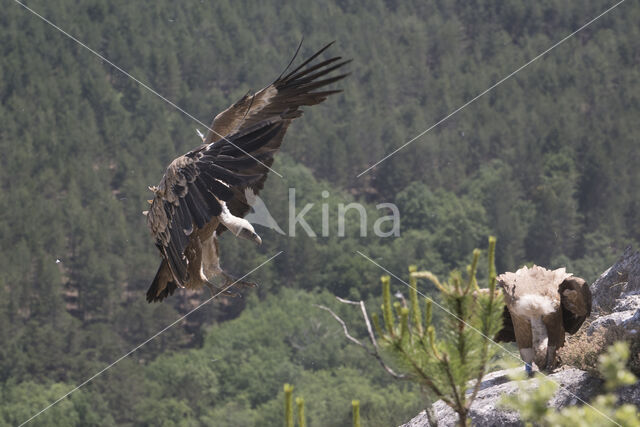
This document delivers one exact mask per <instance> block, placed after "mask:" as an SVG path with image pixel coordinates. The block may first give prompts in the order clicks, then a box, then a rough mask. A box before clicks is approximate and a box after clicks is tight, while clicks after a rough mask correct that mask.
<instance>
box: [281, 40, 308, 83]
mask: <svg viewBox="0 0 640 427" xmlns="http://www.w3.org/2000/svg"><path fill="white" fill-rule="evenodd" d="M303 41H304V37H302V38H301V39H300V43H298V48H297V49H296V53H294V54H293V58H291V61H289V63H288V64H287V66H286V67H284V70H282V73H280V75H279V76H278V78H277V79H276V81H278V80H280V78H281V77H282V75H283V74H284V73H286V72H287V70H288V69H289V67H291V64H293V61H295V60H296V58H297V57H298V53H299V52H300V48H301V47H302V42H303Z"/></svg>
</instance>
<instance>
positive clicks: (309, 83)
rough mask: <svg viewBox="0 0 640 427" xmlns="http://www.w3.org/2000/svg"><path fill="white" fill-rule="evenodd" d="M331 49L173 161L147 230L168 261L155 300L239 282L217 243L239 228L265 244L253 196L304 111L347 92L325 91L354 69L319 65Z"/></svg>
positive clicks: (233, 110) (240, 106)
mask: <svg viewBox="0 0 640 427" xmlns="http://www.w3.org/2000/svg"><path fill="white" fill-rule="evenodd" d="M331 44H332V43H330V44H328V45H327V46H325V47H324V48H322V49H321V50H320V51H318V52H317V53H315V54H314V55H313V56H311V57H310V58H309V59H307V60H306V61H304V62H303V63H302V64H301V65H300V66H298V67H297V68H295V69H294V70H293V71H291V72H289V73H288V74H286V75H284V72H283V74H282V75H281V76H280V77H278V78H277V79H276V80H275V81H274V82H273V83H272V84H270V85H269V86H267V87H265V88H264V89H262V90H260V91H258V92H256V93H255V94H254V95H251V96H250V95H245V96H244V97H243V98H242V99H240V100H239V101H238V102H236V103H235V104H233V105H232V106H231V107H229V108H227V109H226V110H224V111H223V112H221V113H220V114H218V115H217V116H216V117H215V118H214V120H213V123H212V124H211V129H210V130H209V132H208V133H207V135H206V137H205V138H204V139H203V144H202V145H201V146H199V147H198V148H196V149H194V150H192V151H190V152H188V153H186V154H185V155H183V156H180V157H178V158H177V159H175V160H174V161H172V162H171V164H170V165H169V166H168V167H167V170H166V171H165V174H164V176H163V177H162V180H161V181H160V184H159V185H158V186H157V187H150V189H151V190H152V191H153V192H154V198H153V200H152V202H151V208H150V209H149V211H148V213H146V215H147V223H148V225H149V228H150V230H151V233H152V235H153V237H154V238H155V240H156V246H157V247H158V249H159V250H160V253H161V255H162V258H163V260H162V262H161V264H160V267H159V269H158V272H157V273H156V276H155V278H154V280H153V283H152V284H151V286H150V288H149V290H148V291H147V301H149V302H154V301H162V300H163V299H164V298H166V297H167V296H169V295H171V294H173V292H174V291H175V289H176V288H178V287H186V288H196V289H197V288H201V287H202V286H203V285H206V286H209V287H210V288H211V289H218V288H217V287H215V286H214V285H213V284H212V283H211V282H209V278H211V276H217V275H222V276H223V277H224V278H225V280H226V282H227V283H229V282H232V281H234V280H235V279H234V278H233V277H232V276H230V275H228V274H227V273H225V272H224V271H223V270H222V269H221V268H220V265H219V251H218V244H217V237H218V236H219V235H220V234H221V233H223V232H224V231H225V230H227V229H231V230H232V231H233V233H234V234H236V235H237V236H239V237H244V238H246V239H249V240H252V241H254V242H256V243H260V242H261V240H260V237H259V236H258V235H257V234H256V233H255V231H254V229H253V227H252V226H251V224H249V222H248V221H246V220H244V219H243V217H244V216H245V215H246V214H247V213H248V212H249V210H250V209H251V207H250V205H249V203H248V202H247V199H246V196H245V191H250V192H252V193H253V194H258V193H259V191H260V190H261V189H262V188H263V186H264V182H265V180H266V178H267V175H268V172H269V168H270V167H271V165H272V164H273V160H274V155H275V153H277V152H278V150H279V148H280V145H281V144H282V139H283V137H284V134H285V133H286V131H287V129H288V127H289V124H290V123H291V121H292V120H293V119H295V118H297V117H300V116H301V115H302V110H301V109H300V107H302V106H305V105H306V106H310V105H316V104H319V103H321V102H322V101H324V100H325V99H326V98H327V97H328V96H329V95H331V94H334V93H338V92H340V91H339V90H318V89H321V88H323V87H324V86H326V85H329V84H331V83H334V82H336V81H338V80H340V79H342V78H344V77H345V76H346V75H347V74H340V75H333V76H330V75H329V74H330V73H331V72H333V71H335V70H337V69H338V68H340V67H342V66H343V65H345V64H346V63H347V62H349V61H341V58H340V57H334V58H331V59H328V60H325V61H320V62H317V63H315V64H314V63H313V61H314V60H315V59H316V58H317V57H318V56H319V55H320V54H322V53H323V52H324V51H325V50H326V49H327V48H329V46H331ZM298 49H299V48H298ZM296 54H297V52H296ZM294 58H295V56H294ZM292 62H293V60H292ZM289 65H291V64H289ZM287 68H288V67H287ZM285 72H286V70H285ZM238 283H239V284H241V285H253V284H251V283H249V282H238Z"/></svg>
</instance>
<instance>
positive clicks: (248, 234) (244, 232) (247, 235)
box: [238, 228, 262, 246]
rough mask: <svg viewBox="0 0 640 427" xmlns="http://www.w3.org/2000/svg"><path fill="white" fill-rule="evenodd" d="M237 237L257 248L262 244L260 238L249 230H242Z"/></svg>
mask: <svg viewBox="0 0 640 427" xmlns="http://www.w3.org/2000/svg"><path fill="white" fill-rule="evenodd" d="M238 237H242V238H243V239H247V240H250V241H252V242H254V243H255V244H256V245H258V246H259V245H261V244H262V239H261V238H260V236H258V235H257V234H256V233H255V232H253V231H251V230H249V229H248V228H243V229H242V230H241V231H240V233H238Z"/></svg>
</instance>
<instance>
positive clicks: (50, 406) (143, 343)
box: [18, 251, 284, 427]
mask: <svg viewBox="0 0 640 427" xmlns="http://www.w3.org/2000/svg"><path fill="white" fill-rule="evenodd" d="M282 252H284V251H280V252H278V253H277V254H275V255H274V256H272V257H271V258H269V259H268V260H266V261H265V262H263V263H262V264H260V265H259V266H257V267H256V268H254V269H253V270H251V271H250V272H248V273H247V274H245V275H244V276H242V277H241V278H239V279H237V280H236V281H235V282H233V283H232V284H230V285H228V286H227V287H225V288H223V289H222V290H221V291H220V292H218V293H217V294H215V295H213V296H212V297H211V298H209V299H208V300H206V301H204V302H203V303H201V304H200V305H198V306H197V307H196V308H194V309H193V310H191V311H190V312H188V313H187V314H185V315H184V316H182V317H180V318H179V319H178V320H176V321H175V322H173V323H171V324H170V325H169V326H167V327H165V328H164V329H162V330H161V331H160V332H157V333H156V334H155V335H153V336H151V338H148V339H147V340H145V341H144V342H142V343H141V344H139V345H138V346H136V347H134V348H133V349H132V350H130V351H129V352H127V353H125V354H124V355H123V356H122V357H120V358H118V359H117V360H116V361H115V362H113V363H111V364H110V365H108V366H106V367H105V368H103V369H102V370H100V371H98V372H97V373H96V374H94V375H93V376H91V377H90V378H89V379H87V380H85V381H84V382H83V383H81V384H80V385H78V386H76V387H75V388H74V389H73V390H71V391H69V392H68V393H66V394H65V395H63V396H62V397H60V398H59V399H57V400H55V401H54V402H52V403H51V404H49V406H47V407H45V408H43V409H41V410H40V411H39V412H38V413H36V414H35V415H33V416H32V417H31V418H29V419H28V420H26V421H25V422H23V423H22V424H20V426H18V427H22V426H23V425H25V424H27V423H28V422H30V421H31V420H33V419H34V418H36V417H37V416H39V415H41V414H42V413H43V412H45V411H47V410H49V409H51V408H52V407H53V406H55V405H56V404H58V403H59V402H60V401H62V400H63V399H65V398H66V397H67V396H69V395H70V394H71V393H73V392H75V391H77V390H79V389H80V388H81V387H83V386H85V385H86V384H88V383H90V382H91V381H92V380H94V379H95V378H97V377H99V376H100V375H102V374H103V373H104V372H106V371H107V370H109V369H110V368H112V367H113V366H115V365H116V364H117V363H118V362H120V361H121V360H123V359H125V358H126V357H127V356H129V355H131V354H132V353H134V352H136V351H137V350H138V349H140V347H142V346H144V345H145V344H147V343H148V342H149V341H151V340H153V339H154V338H156V337H157V336H158V335H160V334H162V333H164V332H166V331H167V330H168V329H170V328H171V327H173V326H175V325H176V324H177V323H178V322H180V321H182V320H184V319H185V318H186V317H187V316H189V315H190V314H191V313H193V312H195V311H196V310H198V309H199V308H200V307H202V306H203V305H205V304H208V303H209V302H211V301H212V300H213V299H215V298H216V297H217V296H218V295H220V294H221V293H223V292H225V291H226V290H227V289H229V288H230V287H232V286H233V285H235V284H236V283H238V282H239V281H241V280H242V279H244V278H245V277H247V276H248V275H250V274H251V273H253V272H254V271H256V270H258V269H259V268H261V267H262V266H263V265H265V264H267V263H268V262H270V261H271V260H272V259H274V258H275V257H277V256H278V255H280V254H281V253H282Z"/></svg>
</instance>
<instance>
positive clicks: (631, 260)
mask: <svg viewBox="0 0 640 427" xmlns="http://www.w3.org/2000/svg"><path fill="white" fill-rule="evenodd" d="M590 289H591V293H592V295H593V308H592V314H591V319H590V323H589V327H588V329H587V334H588V335H592V334H593V333H595V332H596V331H598V330H599V329H601V328H608V327H611V326H613V325H616V326H618V327H622V328H624V329H625V331H627V332H628V333H629V334H631V335H632V336H633V335H636V336H637V337H638V339H639V340H640V252H638V251H634V250H633V249H632V248H631V247H628V248H627V249H626V250H625V252H624V254H623V255H622V257H621V258H620V259H619V260H618V261H617V262H616V263H615V264H614V265H613V266H611V267H610V268H609V269H608V270H607V271H605V272H604V273H603V274H602V275H601V276H600V277H599V278H598V279H597V280H596V281H595V282H594V283H593V284H592V285H591V286H590ZM519 369H520V368H519ZM508 373H509V372H508V371H497V372H492V373H490V374H488V375H486V376H485V377H484V379H483V381H482V388H481V391H480V392H479V393H478V396H477V397H476V400H475V401H474V402H473V404H472V405H471V410H470V416H471V420H472V423H473V425H477V426H521V425H522V422H521V421H520V418H519V416H518V414H517V412H513V411H509V410H505V409H503V408H501V407H500V406H499V402H500V399H501V397H502V396H504V395H508V394H514V393H517V392H518V391H519V388H518V384H517V383H516V382H514V381H511V380H510V379H509V376H508ZM548 376H549V378H551V379H553V380H554V381H556V382H557V383H558V384H559V385H560V387H559V388H558V391H557V392H556V394H555V396H554V397H553V398H552V399H551V401H550V402H549V404H550V406H552V407H554V408H558V409H560V408H563V407H565V406H571V405H580V404H582V402H580V399H581V400H583V401H586V402H589V401H590V400H591V399H593V398H594V397H595V396H596V395H598V394H600V393H602V392H603V390H602V381H601V380H599V379H597V378H594V377H592V376H591V375H589V374H588V373H587V372H584V371H581V370H579V369H575V368H572V367H568V366H565V367H562V368H560V369H559V370H557V371H556V372H554V373H552V374H550V375H548ZM537 382H538V380H537V379H535V378H532V379H530V380H528V383H529V384H530V385H529V386H530V387H536V386H537ZM618 395H619V397H620V400H621V401H622V402H625V403H634V404H636V405H638V406H640V383H638V384H635V385H632V386H630V387H625V388H624V389H623V390H620V391H619V393H618ZM576 396H577V397H576ZM578 398H579V399H578ZM433 412H434V416H435V418H436V419H437V420H438V425H439V426H455V424H456V422H457V415H456V414H455V413H454V412H453V410H452V409H451V408H449V407H448V406H447V405H445V404H444V403H443V402H442V401H438V402H436V403H435V404H434V405H433ZM429 425H430V424H429V421H428V418H427V415H426V413H425V411H423V412H421V413H420V414H419V415H418V416H416V417H415V418H413V419H412V420H411V421H409V422H408V423H406V424H403V425H402V427H428V426H429Z"/></svg>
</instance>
